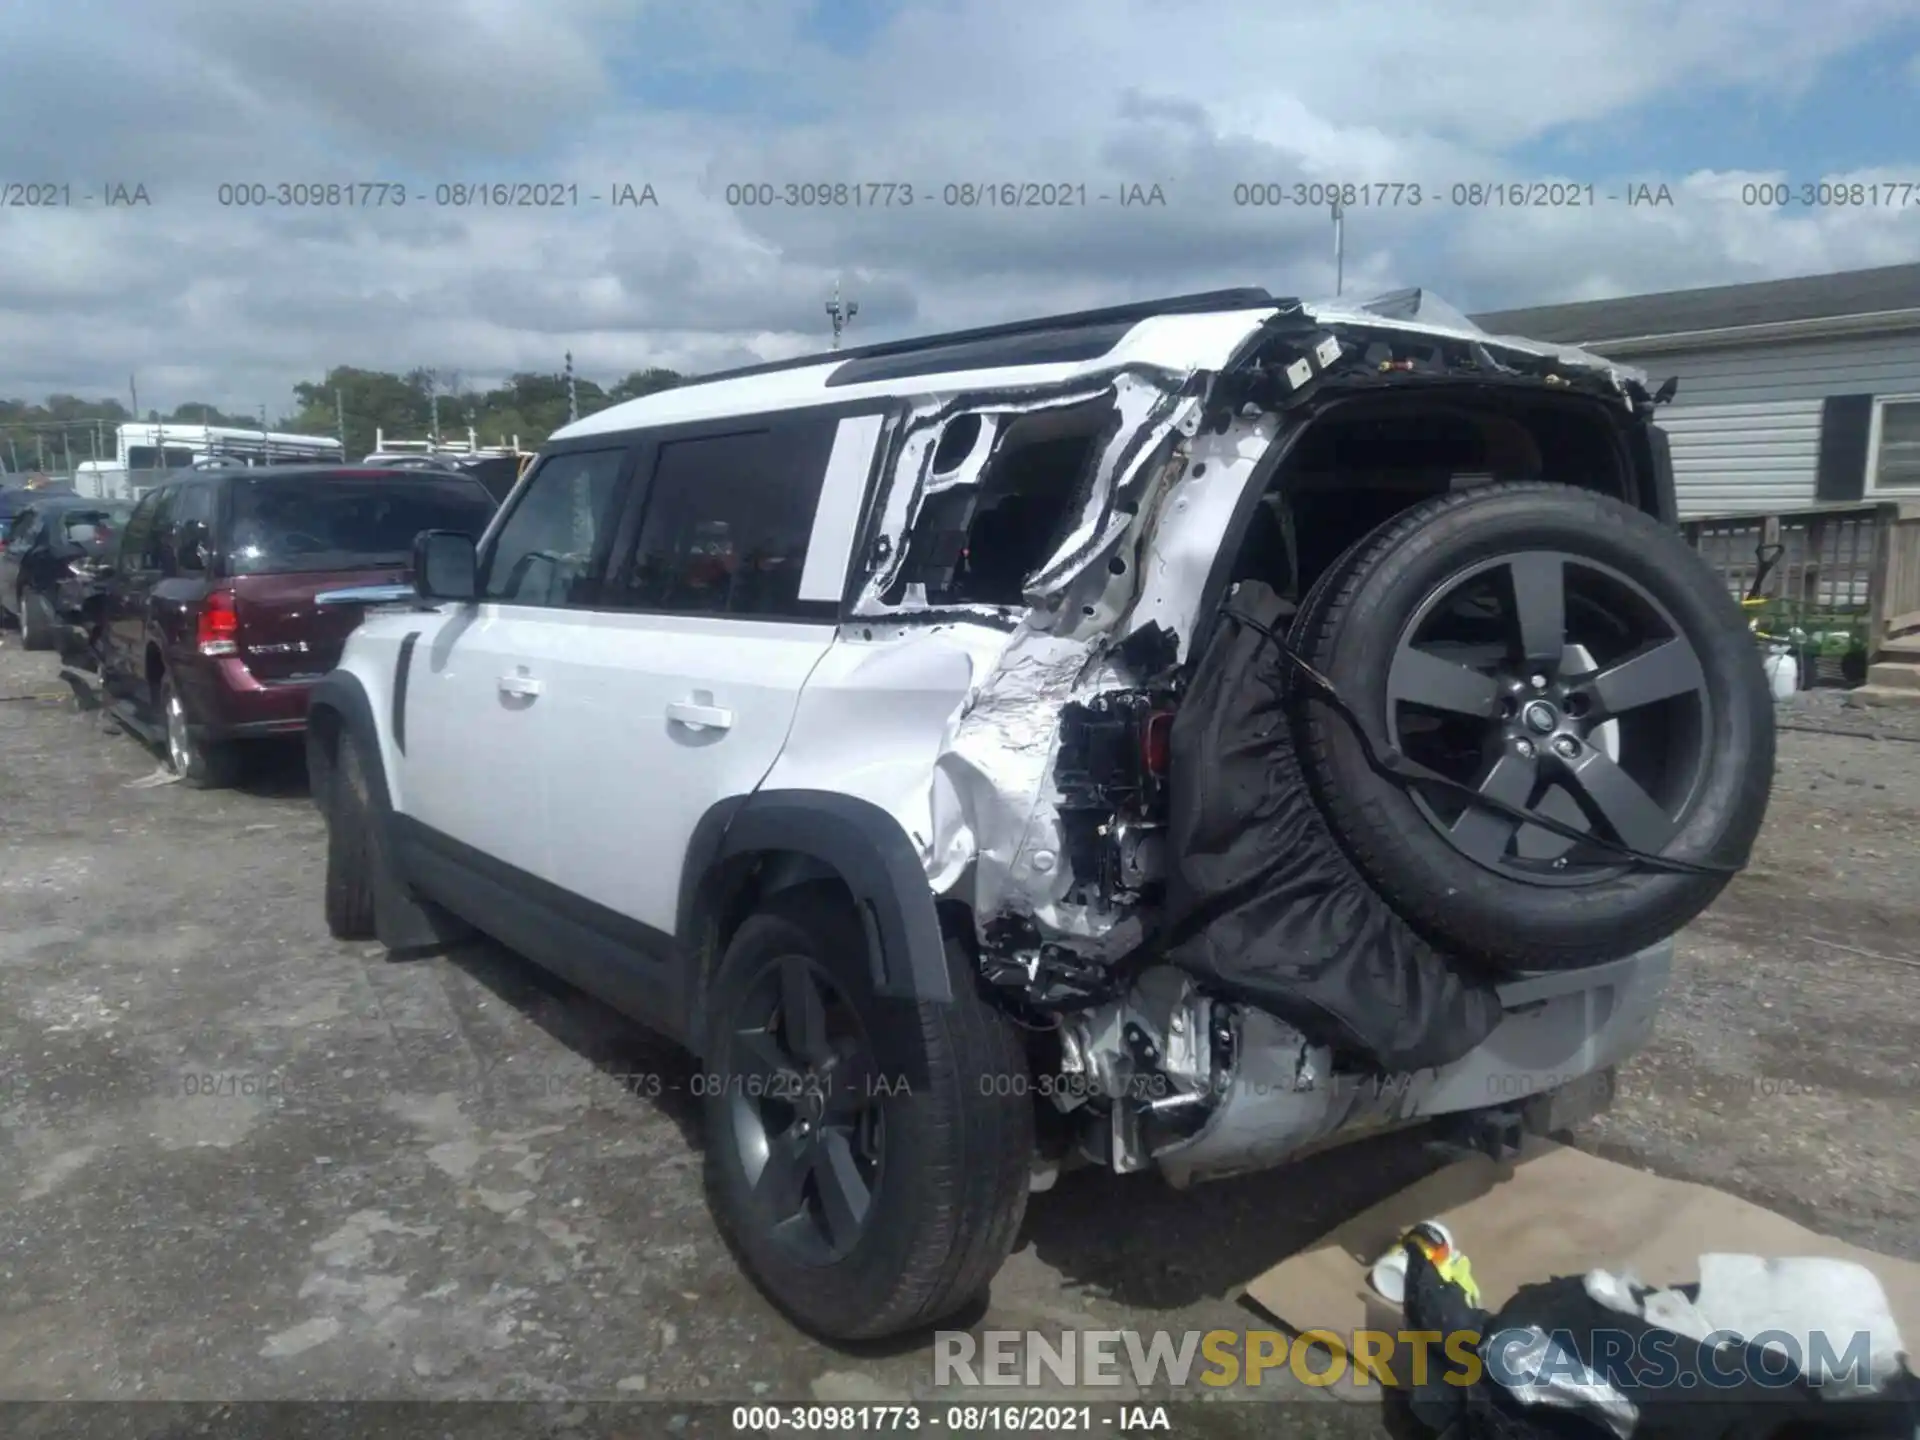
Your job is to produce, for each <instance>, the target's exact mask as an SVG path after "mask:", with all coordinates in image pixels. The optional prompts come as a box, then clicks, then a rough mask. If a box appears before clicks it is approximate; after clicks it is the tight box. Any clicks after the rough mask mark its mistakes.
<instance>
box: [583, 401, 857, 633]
mask: <svg viewBox="0 0 1920 1440" xmlns="http://www.w3.org/2000/svg"><path fill="white" fill-rule="evenodd" d="M833 432H834V424H833V422H832V421H803V422H798V423H792V424H786V425H781V426H779V427H773V428H768V429H764V430H754V431H745V432H741V433H737V434H733V435H716V436H711V437H706V438H701V439H691V440H670V441H667V442H665V443H664V444H662V445H661V446H660V448H659V452H658V458H657V459H656V461H655V463H654V467H653V484H652V486H651V487H650V488H649V490H648V493H647V508H646V515H645V518H644V519H643V520H642V522H641V526H640V536H639V540H638V543H637V544H636V546H635V548H634V553H633V557H632V561H631V563H630V564H629V566H628V567H627V571H626V583H625V586H624V589H623V591H622V594H621V595H620V597H619V604H620V606H621V608H624V609H631V610H651V611H664V612H666V613H669V614H676V615H738V616H763V617H766V618H769V619H832V618H833V616H834V613H835V611H836V608H837V607H836V606H835V605H834V604H833V602H831V601H806V600H801V599H800V598H799V593H800V573H801V571H802V570H803V569H805V568H806V563H807V541H808V538H809V537H810V536H811V534H812V532H813V520H814V511H815V510H816V509H817V508H818V505H819V502H820V487H821V483H822V481H823V480H824V478H825V475H826V461H827V455H828V452H829V450H830V449H831V447H832V442H833Z"/></svg>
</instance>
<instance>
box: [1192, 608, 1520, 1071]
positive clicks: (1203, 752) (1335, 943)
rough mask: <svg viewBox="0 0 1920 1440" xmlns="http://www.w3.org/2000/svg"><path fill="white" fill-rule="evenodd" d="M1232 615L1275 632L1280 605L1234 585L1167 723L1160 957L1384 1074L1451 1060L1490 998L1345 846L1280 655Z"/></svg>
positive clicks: (1489, 1008) (1487, 1026) (1470, 1040)
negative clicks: (1309, 769)
mask: <svg viewBox="0 0 1920 1440" xmlns="http://www.w3.org/2000/svg"><path fill="white" fill-rule="evenodd" d="M1236 609H1237V610H1243V611H1244V612H1245V613H1246V614H1247V615H1249V616H1250V617H1252V618H1253V619H1254V620H1256V621H1258V622H1260V623H1261V624H1263V625H1266V626H1268V627H1269V628H1271V629H1274V630H1276V631H1280V632H1282V633H1284V627H1285V626H1286V623H1287V619H1288V612H1289V607H1288V606H1287V604H1286V603H1285V602H1284V601H1282V600H1281V599H1279V597H1277V596H1276V595H1275V594H1274V592H1273V590H1272V589H1271V588H1270V587H1269V586H1266V585H1263V584H1260V583H1258V582H1252V581H1250V582H1247V583H1245V584H1242V585H1241V586H1240V587H1239V588H1238V589H1237V590H1236V591H1235V592H1234V595H1233V600H1232V603H1231V604H1230V605H1229V606H1228V607H1227V614H1226V617H1225V618H1224V619H1223V620H1222V621H1221V624H1220V628H1219V630H1218V631H1216V633H1215V635H1214V637H1213V639H1212V641H1211V642H1210V643H1209V644H1208V646H1207V649H1206V652H1205V654H1204V655H1203V656H1202V657H1201V660H1200V663H1199V665H1198V666H1197V667H1196V669H1195V672H1194V676H1193V682H1192V685H1191V686H1190V687H1189V689H1188V691H1187V694H1186V695H1185V696H1184V698H1183V699H1182V701H1181V704H1180V710H1179V713H1178V714H1177V715H1176V716H1175V718H1174V722H1173V734H1172V752H1171V756H1170V761H1171V764H1170V794H1169V802H1170V814H1169V833H1168V837H1167V838H1168V850H1169V854H1170V856H1171V857H1172V861H1171V866H1172V873H1171V874H1170V876H1169V881H1168V895H1167V929H1166V932H1165V933H1166V934H1167V936H1168V944H1167V947H1166V958H1167V959H1168V960H1169V961H1170V962H1171V963H1173V964H1175V965H1178V966H1179V967H1180V968H1181V969H1183V970H1185V971H1187V972H1188V973H1189V974H1191V975H1193V976H1195V977H1196V978H1198V979H1200V980H1202V981H1204V982H1207V983H1209V984H1210V985H1212V986H1214V987H1216V988H1217V989H1219V990H1221V991H1222V992H1224V993H1226V994H1228V995H1230V996H1232V997H1233V998H1235V999H1238V1000H1241V1001H1243V1002H1245V1003H1247V1004H1250V1005H1254V1006H1256V1007H1258V1008H1260V1009H1262V1010H1265V1011H1267V1012H1269V1013H1270V1014H1272V1015H1274V1016H1277V1017H1278V1018H1279V1019H1281V1020H1284V1021H1286V1022H1287V1023H1288V1024H1290V1025H1292V1026H1294V1027H1295V1028H1296V1029H1298V1030H1299V1031H1300V1032H1301V1033H1302V1034H1303V1035H1305V1036H1307V1037H1308V1038H1309V1039H1310V1040H1314V1041H1316V1042H1318V1043H1320V1044H1324V1045H1327V1046H1330V1047H1332V1048H1333V1049H1334V1050H1335V1051H1336V1052H1338V1053H1344V1054H1345V1055H1347V1056H1350V1057H1353V1058H1356V1059H1359V1060H1362V1061H1364V1062H1366V1063H1369V1064H1371V1065H1373V1066H1376V1067H1378V1068H1379V1069H1380V1070H1382V1071H1385V1072H1390V1073H1391V1072H1400V1071H1408V1070H1419V1069H1424V1068H1426V1067H1429V1066H1436V1065H1444V1064H1447V1063H1449V1062H1451V1061H1454V1060H1457V1059H1459V1058H1460V1057H1461V1056H1462V1055H1465V1054H1466V1053H1467V1052H1468V1051H1469V1050H1471V1049H1473V1047H1474V1046H1476V1045H1478V1044H1479V1043H1480V1042H1481V1041H1482V1040H1484V1039H1485V1038H1486V1037H1487V1036H1488V1034H1489V1033H1491V1031H1492V1030H1493V1027H1494V1025H1495V1024H1496V1023H1497V1022H1498V1020H1499V1019H1500V1003H1499V1000H1498V998H1497V997H1496V996H1495V994H1494V991H1493V988H1492V986H1491V984H1490V983H1488V982H1485V981H1481V980H1477V979H1469V978H1468V977H1466V976H1463V975H1462V974H1460V973H1457V972H1456V970H1455V969H1454V967H1453V966H1452V965H1451V964H1450V963H1449V961H1448V959H1447V958H1446V957H1445V956H1444V955H1442V954H1441V953H1440V952H1439V951H1437V950H1435V949H1434V948H1433V947H1432V946H1431V945H1428V944H1427V943H1426V942H1425V941H1424V940H1423V939H1421V938H1420V936H1419V935H1417V934H1415V933H1414V931H1413V930H1412V929H1411V927H1409V926H1408V925H1407V923H1406V922H1405V921H1404V920H1402V919H1401V918H1400V917H1399V915H1397V914H1396V913H1395V912H1394V911H1393V910H1391V909H1390V908H1389V907H1388V906H1387V903H1386V902H1385V901H1384V900H1382V899H1381V898H1380V896H1379V895H1378V894H1377V893H1376V892H1375V891H1374V890H1373V889H1372V888H1371V887H1370V886H1368V884H1367V883H1366V881H1365V880H1364V879H1362V878H1361V875H1360V873H1359V871H1358V870H1357V869H1355V867H1354V865H1353V862H1352V861H1351V860H1350V859H1349V858H1348V857H1347V855H1346V853H1345V851H1343V850H1342V849H1341V848H1340V846H1339V843H1338V842H1337V841H1336V840H1335V839H1334V837H1333V834H1332V832H1331V831H1330V830H1329V829H1328V827H1327V822H1326V819H1325V817H1324V816H1323V815H1322V814H1321V813H1320V810H1319V808H1318V807H1317V806H1316V805H1315V804H1314V802H1313V798H1312V796H1311V795H1310V794H1309V793H1308V791H1307V785H1306V777H1305V776H1304V775H1303V774H1302V772H1301V768H1300V759H1299V756H1298V755H1297V754H1296V752H1295V750H1294V742H1293V734H1292V728H1291V726H1290V725H1289V724H1288V719H1287V713H1286V711H1287V708H1288V706H1289V704H1290V703H1292V702H1290V701H1289V700H1288V699H1287V694H1288V687H1287V685H1286V670H1285V663H1286V662H1285V661H1284V660H1283V659H1282V658H1281V657H1280V655H1278V654H1277V653H1276V651H1275V649H1274V646H1273V644H1272V642H1271V641H1270V640H1268V639H1267V638H1266V637H1265V636H1263V635H1261V634H1260V633H1259V632H1258V631H1257V630H1255V629H1253V628H1252V627H1250V626H1247V625H1245V624H1242V623H1241V622H1240V621H1239V620H1237V619H1235V618H1234V617H1233V615H1232V613H1231V612H1232V611H1233V610H1236Z"/></svg>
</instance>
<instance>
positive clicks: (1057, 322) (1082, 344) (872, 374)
mask: <svg viewBox="0 0 1920 1440" xmlns="http://www.w3.org/2000/svg"><path fill="white" fill-rule="evenodd" d="M1290 303H1292V302H1290V301H1280V300H1276V299H1275V298H1274V297H1273V296H1272V295H1269V294H1268V293H1267V292H1266V291H1265V290H1262V289H1259V288H1257V287H1242V288H1240V289H1236V290H1204V291H1201V292H1200V293H1198V294H1194V295H1172V296H1169V297H1167V298H1166V299H1163V300H1140V301H1136V302H1134V303H1133V304H1130V305H1109V306H1107V307H1105V308H1104V309H1100V310H1078V311H1074V312H1072V313H1071V314H1067V315H1043V316H1036V317H1035V318H1033V319H1031V320H1014V321H1010V322H1009V323H1007V324H1004V325H982V326H979V327H978V328H976V329H972V330H950V331H947V332H946V333H944V334H940V335H921V336H916V337H914V338H912V339H908V340H882V341H880V342H878V343H876V344H873V345H856V346H852V347H850V348H848V349H845V350H824V351H819V352H816V353H814V354H812V355H797V356H795V357H794V358H793V359H791V360H769V361H766V362H764V363H762V364H759V365H742V366H741V367H739V368H738V369H736V370H719V371H715V372H714V373H713V374H711V375H690V376H688V377H687V382H686V383H687V384H689V385H707V384H711V383H712V382H714V381H716V380H738V379H742V378H744V377H745V376H748V375H769V374H772V373H773V372H775V371H777V370H800V369H804V368H805V367H806V366H809V365H828V364H832V363H833V362H834V361H836V360H837V361H839V362H840V368H839V369H837V370H835V371H834V372H833V374H832V375H830V376H828V377H827V383H828V384H829V385H857V384H863V383H866V382H868V381H873V380H882V379H887V380H892V379H899V378H901V377H903V376H907V375H923V374H926V375H931V374H937V373H939V372H940V371H942V370H953V369H959V368H962V367H965V368H968V369H972V368H974V367H976V366H979V367H997V366H1002V365H1047V364H1057V363H1059V362H1061V361H1065V360H1088V359H1094V358H1097V357H1098V356H1100V355H1104V354H1105V353H1106V352H1107V351H1108V350H1110V349H1112V348H1113V347H1114V346H1115V345H1117V344H1118V343H1119V342H1120V340H1121V338H1122V337H1123V336H1124V335H1125V334H1126V332H1127V331H1128V330H1130V329H1132V328H1133V327H1134V326H1135V325H1137V324H1139V323H1140V322H1141V321H1142V320H1151V319H1153V318H1154V317H1155V316H1157V315H1196V314H1206V313H1208V312H1211V311H1216V310H1261V309H1265V308H1266V307H1268V306H1270V305H1280V304H1290ZM1090 347H1097V348H1090ZM876 362H878V363H876Z"/></svg>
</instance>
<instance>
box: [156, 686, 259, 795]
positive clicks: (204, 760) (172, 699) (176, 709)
mask: <svg viewBox="0 0 1920 1440" xmlns="http://www.w3.org/2000/svg"><path fill="white" fill-rule="evenodd" d="M160 718H161V720H162V722H163V723H164V724H165V726H166V731H167V763H168V764H169V765H170V766H172V767H173V772H174V773H175V774H176V775H178V776H179V777H180V783H181V784H183V785H187V786H190V787H191V788H193V789H195V790H225V789H227V788H228V787H230V786H231V785H232V784H233V783H234V781H236V780H237V779H239V777H240V757H239V754H238V753H237V752H236V751H235V750H234V748H233V746H231V745H220V744H213V743H209V742H207V741H203V740H196V739H195V738H194V736H193V731H192V728H191V726H190V725H189V723H188V720H187V707H186V702H185V701H184V700H182V699H181V697H180V692H179V691H178V690H177V689H175V688H174V684H173V677H172V676H171V675H163V676H161V677H160Z"/></svg>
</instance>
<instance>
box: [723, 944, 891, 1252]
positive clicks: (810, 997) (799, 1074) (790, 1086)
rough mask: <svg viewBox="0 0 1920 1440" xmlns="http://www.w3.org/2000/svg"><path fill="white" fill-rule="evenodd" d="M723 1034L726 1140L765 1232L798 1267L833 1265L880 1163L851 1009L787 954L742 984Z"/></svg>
mask: <svg viewBox="0 0 1920 1440" xmlns="http://www.w3.org/2000/svg"><path fill="white" fill-rule="evenodd" d="M728 1033H729V1035H730V1043H729V1047H728V1057H727V1059H728V1064H727V1067H726V1081H725V1083H726V1085H727V1087H728V1091H727V1094H726V1095H725V1097H724V1103H725V1106H726V1113H727V1120H728V1127H727V1129H728V1133H727V1137H726V1138H727V1141H728V1142H729V1143H731V1144H732V1145H733V1146H734V1147H735V1151H736V1154H737V1157H738V1160H739V1163H740V1167H741V1169H742V1170H743V1171H744V1173H745V1175H746V1178H747V1182H748V1184H749V1185H750V1186H751V1188H752V1192H753V1196H754V1200H755V1202H756V1204H757V1205H758V1206H760V1207H761V1209H762V1216H763V1223H764V1224H765V1225H766V1226H767V1229H768V1233H769V1235H770V1236H771V1237H772V1239H773V1240H774V1241H775V1242H776V1243H777V1244H779V1245H780V1246H781V1247H782V1248H783V1249H785V1250H786V1251H788V1253H790V1254H791V1255H792V1256H793V1258H794V1259H796V1260H798V1261H800V1262H802V1263H803V1264H813V1265H818V1264H830V1263H832V1262H834V1261H837V1260H841V1259H844V1258H845V1257H846V1256H847V1255H849V1254H851V1253H852V1251H853V1249H854V1247H855V1246H856V1245H858V1244H859V1242H860V1238H861V1236H862V1235H863V1234H865V1233H866V1229H867V1226H868V1223H869V1221H870V1219H871V1217H872V1214H873V1207H874V1193H875V1191H876V1190H877V1189H878V1188H879V1186H880V1184H881V1183H882V1178H883V1173H884V1169H885V1155H886V1126H885V1120H884V1117H883V1114H882V1110H881V1107H880V1105H879V1104H877V1103H876V1101H877V1097H878V1091H877V1088H876V1087H877V1084H878V1074H879V1071H878V1067H877V1065H876V1063H875V1060H874V1053H873V1046H872V1043H871V1042H870V1041H869V1039H868V1038H867V1034H866V1030H865V1027H864V1026H863V1025H862V1024H861V1021H860V1017H859V1015H858V1013H857V1012H856V1011H855V1009H854V1007H853V1006H852V1005H851V1004H849V1003H848V1001H847V998H846V997H845V996H844V995H842V994H841V992H840V990H839V988H838V987H837V986H836V985H835V984H834V982H833V980H832V978H831V977H830V976H829V975H828V974H827V973H826V971H825V970H824V969H823V968H822V967H821V966H820V965H818V964H816V963H815V962H814V961H813V960H812V959H810V958H809V957H808V956H805V955H799V954H787V955H781V956H778V957H776V958H775V959H774V960H773V961H771V962H770V963H769V964H767V965H766V966H765V967H764V968H762V969H761V970H760V972H759V973H758V974H757V975H755V976H754V977H753V978H752V979H751V980H750V981H749V982H748V984H747V986H746V988H745V991H744V993H743V994H742V995H741V997H740V1000H739V1002H738V1004H737V1006H736V1007H735V1010H734V1014H733V1017H732V1023H731V1025H730V1027H729V1032H728Z"/></svg>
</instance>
